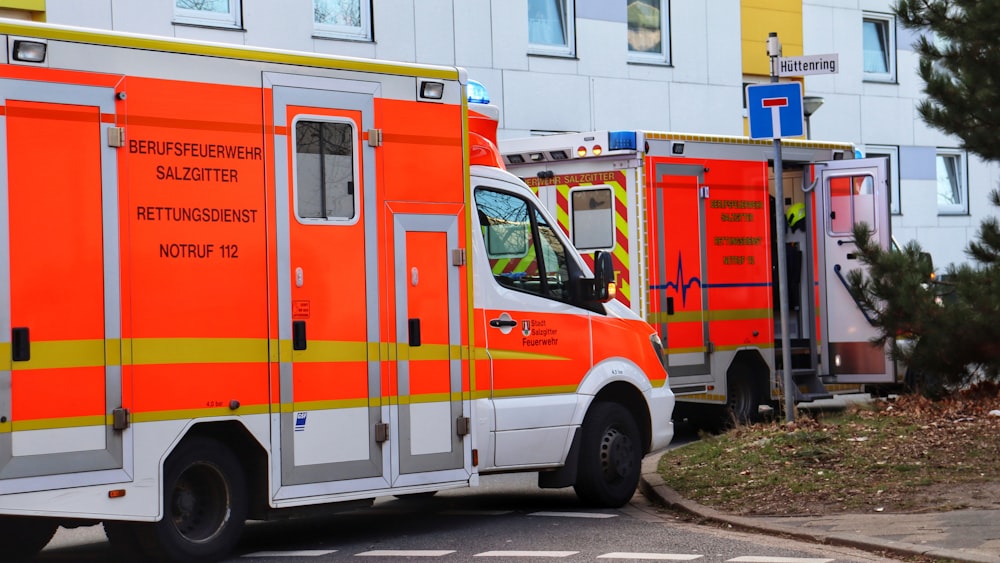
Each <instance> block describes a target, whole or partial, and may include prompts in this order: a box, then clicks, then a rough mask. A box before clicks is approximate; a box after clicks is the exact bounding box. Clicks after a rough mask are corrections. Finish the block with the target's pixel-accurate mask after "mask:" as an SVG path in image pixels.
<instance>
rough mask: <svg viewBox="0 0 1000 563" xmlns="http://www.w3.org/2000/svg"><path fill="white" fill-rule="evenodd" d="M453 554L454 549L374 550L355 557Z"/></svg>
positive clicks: (439, 555)
mask: <svg viewBox="0 0 1000 563" xmlns="http://www.w3.org/2000/svg"><path fill="white" fill-rule="evenodd" d="M452 553H455V550H454V549H373V550H371V551H364V552H362V553H358V554H356V555H355V557H441V556H443V555H450V554H452Z"/></svg>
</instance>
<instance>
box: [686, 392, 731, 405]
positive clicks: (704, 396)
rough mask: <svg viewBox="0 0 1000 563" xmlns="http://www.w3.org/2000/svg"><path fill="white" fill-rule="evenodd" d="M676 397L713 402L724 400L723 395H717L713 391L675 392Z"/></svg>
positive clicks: (722, 401)
mask: <svg viewBox="0 0 1000 563" xmlns="http://www.w3.org/2000/svg"><path fill="white" fill-rule="evenodd" d="M675 394H676V395H677V398H678V399H684V400H685V401H691V400H695V401H712V402H713V403H724V402H726V396H725V395H718V394H715V393H690V394H688V393H675Z"/></svg>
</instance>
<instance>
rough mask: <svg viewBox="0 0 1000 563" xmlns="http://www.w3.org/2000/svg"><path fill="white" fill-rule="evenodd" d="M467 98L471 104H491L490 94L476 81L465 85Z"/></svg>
mask: <svg viewBox="0 0 1000 563" xmlns="http://www.w3.org/2000/svg"><path fill="white" fill-rule="evenodd" d="M465 96H466V98H467V99H468V100H469V103H470V104H488V103H490V93H489V92H488V91H486V86H483V84H482V83H481V82H478V81H476V80H470V81H469V83H468V84H466V85H465Z"/></svg>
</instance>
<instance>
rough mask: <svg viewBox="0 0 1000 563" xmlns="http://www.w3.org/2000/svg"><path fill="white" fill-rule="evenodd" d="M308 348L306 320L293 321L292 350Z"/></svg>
mask: <svg viewBox="0 0 1000 563" xmlns="http://www.w3.org/2000/svg"><path fill="white" fill-rule="evenodd" d="M305 349H306V322H305V321H292V350H305Z"/></svg>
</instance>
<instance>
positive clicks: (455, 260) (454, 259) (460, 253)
mask: <svg viewBox="0 0 1000 563" xmlns="http://www.w3.org/2000/svg"><path fill="white" fill-rule="evenodd" d="M451 265H452V266H464V265H465V249H464V248H453V249H452V250H451Z"/></svg>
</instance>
